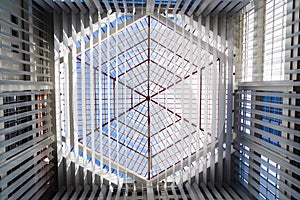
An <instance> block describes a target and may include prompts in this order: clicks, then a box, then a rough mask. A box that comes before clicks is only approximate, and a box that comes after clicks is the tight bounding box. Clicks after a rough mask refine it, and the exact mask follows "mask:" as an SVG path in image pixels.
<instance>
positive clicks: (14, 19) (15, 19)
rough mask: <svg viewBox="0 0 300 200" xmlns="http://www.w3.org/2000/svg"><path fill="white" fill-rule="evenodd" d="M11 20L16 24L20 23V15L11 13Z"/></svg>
mask: <svg viewBox="0 0 300 200" xmlns="http://www.w3.org/2000/svg"><path fill="white" fill-rule="evenodd" d="M11 22H12V23H14V24H18V23H19V20H18V17H17V16H14V15H11Z"/></svg>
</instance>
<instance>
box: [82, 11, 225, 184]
mask: <svg viewBox="0 0 300 200" xmlns="http://www.w3.org/2000/svg"><path fill="white" fill-rule="evenodd" d="M122 18H126V16H123V17H122ZM159 18H163V16H159ZM118 20H119V21H118ZM118 20H117V21H114V22H113V23H115V24H119V23H120V22H121V21H120V20H121V19H118ZM109 23H111V22H108V24H109ZM171 23H172V21H171ZM174 26H178V25H175V24H174ZM190 28H191V27H189V28H188V27H185V29H187V30H189V29H190ZM107 29H108V28H106V33H105V32H104V34H103V35H104V37H105V36H106V37H105V38H102V40H101V43H95V44H93V45H91V46H90V48H88V49H87V50H85V52H84V53H80V54H79V55H78V56H77V71H78V72H77V73H78V74H77V77H80V76H81V77H83V78H85V79H88V80H89V81H87V82H86V83H85V82H83V78H81V79H77V81H78V83H81V88H78V90H77V93H78V94H79V95H78V96H77V101H79V102H80V104H81V105H82V107H78V111H77V112H78V113H81V112H83V110H85V115H86V116H87V122H88V124H86V125H85V124H83V122H81V120H80V119H79V123H78V126H79V127H83V126H86V127H87V130H86V132H82V131H79V132H78V133H79V135H78V141H79V142H80V143H82V144H83V145H85V143H86V147H89V148H94V150H95V151H97V152H99V153H100V152H102V156H104V157H106V159H108V161H109V162H110V160H111V161H112V162H114V163H116V164H117V166H118V167H119V165H121V166H123V167H125V168H127V169H129V170H130V171H132V172H134V173H137V174H139V175H141V176H143V177H145V178H147V179H148V180H150V179H151V178H152V177H154V176H156V175H158V174H161V173H163V171H165V170H167V169H169V168H170V167H171V166H172V165H176V164H177V163H178V162H179V161H180V160H181V159H182V158H183V159H190V158H191V155H193V154H195V153H196V152H197V151H199V150H200V149H202V148H203V146H204V144H203V139H204V132H203V128H204V127H202V126H200V125H197V124H200V123H199V120H203V117H200V115H201V112H203V111H201V110H200V107H199V103H200V101H205V102H208V103H209V104H210V105H207V107H210V106H211V108H216V109H214V110H215V113H211V114H210V115H209V116H208V119H207V124H211V127H208V126H207V127H206V128H207V134H209V136H207V142H206V145H208V144H209V143H210V141H211V137H210V132H211V130H212V129H213V127H216V126H215V124H217V122H216V120H217V119H218V117H216V115H217V114H218V106H217V104H218V103H217V102H218V81H213V82H211V83H208V82H207V83H202V81H201V77H202V76H201V75H199V74H201V71H203V70H205V69H206V68H207V70H206V71H207V76H211V75H210V74H211V73H214V74H215V75H216V76H218V75H217V74H218V70H217V68H219V67H217V66H219V64H218V63H219V62H218V60H217V57H216V51H215V54H214V56H212V55H211V56H209V55H210V53H207V54H206V55H208V57H209V58H208V60H207V62H206V63H204V64H203V66H200V65H199V63H197V59H196V58H197V57H198V56H197V52H198V49H199V46H197V41H195V40H194V38H193V33H192V32H191V31H190V37H185V36H184V32H185V31H186V30H185V29H184V28H182V29H181V30H182V32H175V31H174V29H173V28H172V27H167V26H166V25H165V24H164V23H163V22H161V21H159V19H157V18H156V17H154V16H150V15H148V16H145V17H142V18H140V19H139V20H137V21H135V22H134V23H132V24H131V25H129V26H127V27H125V28H123V29H121V30H118V29H116V30H115V31H113V33H112V34H108V32H109V31H108V30H107ZM177 29H179V28H177ZM104 31H105V30H104ZM182 34H183V35H182ZM215 39H216V38H215ZM90 41H92V40H91V39H90ZM179 41H180V42H179ZM81 44H82V43H81ZM124 47H126V48H124ZM188 47H192V48H190V52H188V53H185V52H184V49H187V48H188ZM78 48H79V47H78ZM80 48H82V47H80ZM200 48H201V47H200ZM203 52H205V50H203ZM203 57H204V56H203ZM193 58H194V59H193ZM200 59H201V57H200ZM209 59H215V60H209ZM211 63H215V64H214V66H215V69H216V70H217V71H213V70H212V69H209V68H212V67H211ZM82 66H84V67H83V68H82ZM205 66H207V67H205ZM84 71H85V75H84ZM91 80H93V82H94V85H95V87H94V89H92V90H90V88H91V87H92V86H93V85H92V84H91ZM199 80H200V81H199ZM211 80H214V79H211ZM216 80H218V78H217V77H216ZM213 83H216V84H215V85H213ZM198 84H200V85H198ZM202 85H204V86H205V85H207V86H206V87H207V91H208V90H214V91H215V93H214V92H212V93H210V95H211V97H210V95H207V96H208V98H206V99H203V100H200V99H199V97H200V96H199V95H198V92H202V91H199V90H198V88H201V87H202ZM98 86H99V87H98ZM82 87H85V90H86V91H89V90H90V91H93V93H88V94H85V95H84V94H83V89H82ZM208 88H210V89H208ZM80 94H82V97H81V95H80ZM213 97H214V98H213ZM82 98H85V99H86V101H88V102H86V103H84V102H83V99H82ZM212 102H214V103H212ZM92 103H93V105H94V106H93V107H89V106H88V105H92ZM85 105H86V106H85ZM100 110H101V111H102V114H101V118H102V120H101V121H100V115H99V114H100ZM92 111H93V113H96V114H97V115H96V116H97V117H96V118H91V117H92V115H94V114H93V113H92ZM83 115H84V114H82V116H83ZM197 116H199V117H197ZM213 116H215V117H214V119H212V118H211V117H213ZM94 117H95V116H94ZM213 121H215V122H213ZM210 122H212V123H210ZM92 127H94V128H92ZM79 130H80V128H79ZM197 130H198V131H197ZM215 131H216V130H213V132H214V135H215ZM85 137H86V139H84V138H85ZM214 137H215V138H217V136H216V135H215V136H214ZM197 138H199V139H197ZM85 140H86V141H85ZM101 140H102V145H100V141H101ZM197 142H200V143H198V144H197ZM93 144H94V145H93ZM196 144H197V145H196ZM196 146H198V148H196ZM125 157H126V159H125ZM102 165H108V168H110V165H109V164H108V163H102ZM189 165H191V160H190V161H189ZM114 170H116V169H114ZM116 173H119V172H118V171H117V172H116Z"/></svg>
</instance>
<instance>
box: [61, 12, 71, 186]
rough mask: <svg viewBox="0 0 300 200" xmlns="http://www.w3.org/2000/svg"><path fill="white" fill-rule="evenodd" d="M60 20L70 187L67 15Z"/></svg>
mask: <svg viewBox="0 0 300 200" xmlns="http://www.w3.org/2000/svg"><path fill="white" fill-rule="evenodd" d="M62 20H63V49H62V53H63V60H64V63H63V66H64V72H65V73H64V80H65V82H64V98H65V108H64V109H65V110H64V113H65V126H66V130H64V131H65V144H66V146H65V153H66V154H65V157H66V175H67V187H70V186H71V184H72V183H71V159H70V149H71V148H70V132H71V131H70V112H69V111H70V110H69V109H70V107H69V105H70V103H69V102H70V101H69V97H70V95H69V91H70V90H69V85H70V82H69V52H68V46H69V44H68V26H69V21H68V15H67V13H65V12H63V15H62Z"/></svg>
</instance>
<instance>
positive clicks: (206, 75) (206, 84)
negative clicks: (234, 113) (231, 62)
mask: <svg viewBox="0 0 300 200" xmlns="http://www.w3.org/2000/svg"><path fill="white" fill-rule="evenodd" d="M209 27H210V17H209V16H208V17H206V19H205V41H206V45H205V66H204V67H205V68H204V77H203V79H204V87H205V88H204V149H203V158H204V160H203V182H204V183H205V184H207V158H208V157H207V143H208V118H209V115H208V112H209V110H208V101H209V98H208V97H209V92H208V91H209V78H210V77H209V57H210V55H209V32H210V31H209Z"/></svg>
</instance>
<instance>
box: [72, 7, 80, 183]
mask: <svg viewBox="0 0 300 200" xmlns="http://www.w3.org/2000/svg"><path fill="white" fill-rule="evenodd" d="M76 22H77V20H76V13H74V12H72V23H71V24H72V27H71V28H72V47H71V48H72V88H73V91H72V93H73V96H72V102H73V104H72V105H73V107H72V112H73V145H74V155H75V186H77V185H79V155H78V150H79V149H78V101H77V99H78V97H77V84H78V83H77V58H76V51H77V47H76V42H77V38H76V35H77V34H76V27H77V25H76V24H77V23H76Z"/></svg>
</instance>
